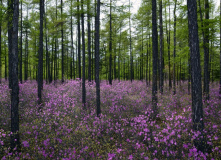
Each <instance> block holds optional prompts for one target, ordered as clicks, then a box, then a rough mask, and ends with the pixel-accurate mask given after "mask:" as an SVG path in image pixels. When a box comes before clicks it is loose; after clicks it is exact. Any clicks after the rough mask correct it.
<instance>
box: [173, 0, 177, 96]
mask: <svg viewBox="0 0 221 160" xmlns="http://www.w3.org/2000/svg"><path fill="white" fill-rule="evenodd" d="M176 3H177V0H175V5H174V10H173V15H174V34H173V40H174V50H173V95H175V94H176V65H175V64H176V63H175V58H176ZM177 76H178V75H177Z"/></svg>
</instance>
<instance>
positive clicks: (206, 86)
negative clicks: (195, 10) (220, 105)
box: [203, 0, 209, 100]
mask: <svg viewBox="0 0 221 160" xmlns="http://www.w3.org/2000/svg"><path fill="white" fill-rule="evenodd" d="M205 12H206V13H205V23H204V24H205V25H204V27H206V28H205V43H204V45H205V49H206V50H205V51H206V52H205V51H204V88H203V92H204V94H205V96H206V100H209V22H208V21H209V1H208V0H205Z"/></svg>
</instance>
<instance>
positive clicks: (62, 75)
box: [61, 0, 64, 83]
mask: <svg viewBox="0 0 221 160" xmlns="http://www.w3.org/2000/svg"><path fill="white" fill-rule="evenodd" d="M62 18H63V0H61V19H62ZM61 82H62V83H64V29H63V23H62V25H61Z"/></svg>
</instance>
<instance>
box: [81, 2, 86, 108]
mask: <svg viewBox="0 0 221 160" xmlns="http://www.w3.org/2000/svg"><path fill="white" fill-rule="evenodd" d="M83 4H84V1H83V0H81V26H82V63H83V69H82V104H83V108H84V109H85V107H86V106H85V105H86V88H85V37H84V5H83Z"/></svg>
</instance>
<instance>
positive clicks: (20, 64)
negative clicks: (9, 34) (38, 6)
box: [19, 1, 23, 84]
mask: <svg viewBox="0 0 221 160" xmlns="http://www.w3.org/2000/svg"><path fill="white" fill-rule="evenodd" d="M20 23H21V24H20V25H21V37H20V61H19V79H20V83H21V84H22V30H23V26H22V1H21V22H20Z"/></svg>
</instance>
